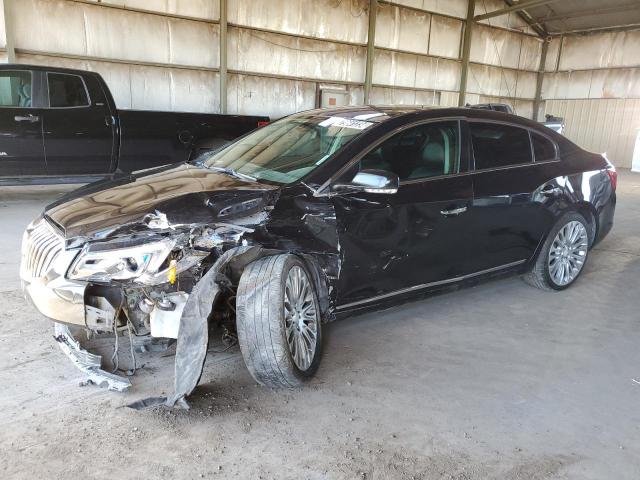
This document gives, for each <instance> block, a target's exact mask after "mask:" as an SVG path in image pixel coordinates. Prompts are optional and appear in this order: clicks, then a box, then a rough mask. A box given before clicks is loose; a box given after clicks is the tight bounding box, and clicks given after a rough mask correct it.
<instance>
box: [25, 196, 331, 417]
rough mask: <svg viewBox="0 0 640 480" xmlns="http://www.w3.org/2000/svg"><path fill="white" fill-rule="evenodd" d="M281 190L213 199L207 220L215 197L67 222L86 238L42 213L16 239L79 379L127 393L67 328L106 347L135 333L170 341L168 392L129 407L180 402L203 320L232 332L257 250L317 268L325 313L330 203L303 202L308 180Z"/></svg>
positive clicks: (196, 360) (192, 371)
mask: <svg viewBox="0 0 640 480" xmlns="http://www.w3.org/2000/svg"><path fill="white" fill-rule="evenodd" d="M278 193H279V192H277V191H276V192H274V191H273V190H270V191H269V192H267V193H266V194H265V193H264V192H262V194H261V196H260V197H259V198H257V199H256V198H252V199H249V200H247V199H246V196H240V199H239V201H237V202H236V203H232V202H215V207H216V208H215V211H214V214H213V215H208V216H207V214H206V213H208V212H211V211H212V210H214V208H213V207H214V202H213V201H212V200H211V199H210V197H205V198H202V197H201V199H200V201H199V202H198V203H199V206H200V207H201V210H198V211H194V210H191V211H185V212H181V211H180V212H178V213H176V209H175V208H174V209H172V210H170V211H169V212H168V213H169V216H167V214H166V213H163V212H161V211H159V210H155V211H154V212H153V213H146V214H144V215H141V216H140V217H139V220H136V221H129V222H127V223H118V222H113V225H112V226H110V227H106V228H103V229H102V230H97V229H96V230H94V231H92V232H90V234H89V233H87V232H84V231H81V230H80V229H76V231H77V232H79V233H83V234H82V235H80V234H77V235H75V236H67V235H68V233H69V231H72V229H71V228H65V230H64V232H65V233H64V234H63V233H62V229H61V228H58V224H59V223H63V222H62V221H60V220H61V218H62V216H61V215H59V214H58V215H57V216H56V215H55V214H56V212H55V211H53V218H51V217H49V215H48V214H49V212H51V211H48V212H47V213H46V214H45V216H44V217H42V218H40V219H39V220H37V221H36V222H34V223H33V224H32V225H30V226H29V227H28V228H27V231H26V232H25V236H24V239H23V253H22V264H21V278H22V280H23V286H24V290H25V293H26V295H27V297H28V298H29V299H31V301H32V302H33V303H34V304H35V306H36V307H37V309H38V310H39V311H40V312H41V313H43V314H44V315H45V316H47V317H49V318H50V319H52V320H53V321H54V322H56V326H55V339H56V340H57V342H58V343H59V345H60V347H61V348H62V350H63V351H64V352H65V353H66V354H67V355H68V356H69V357H70V358H71V360H72V361H73V363H74V364H75V365H76V366H77V367H79V368H80V369H81V370H82V371H83V372H84V373H85V374H86V375H87V378H88V381H89V382H90V383H94V384H98V385H103V386H106V387H107V388H109V389H111V390H116V391H123V390H125V389H127V388H128V387H129V386H130V385H131V384H130V382H129V379H128V378H126V377H122V376H119V375H114V373H113V372H108V371H106V370H103V369H102V368H101V358H100V356H98V355H94V354H92V353H89V352H87V351H85V350H83V349H82V348H81V346H80V344H79V342H78V341H77V340H76V339H75V338H74V337H73V335H72V333H71V332H72V329H70V328H69V326H72V327H73V326H76V327H82V328H83V329H85V330H88V331H89V332H90V334H97V335H105V334H106V335H112V336H113V337H114V343H115V346H114V352H117V339H118V338H119V337H120V336H123V335H129V337H130V340H131V342H132V345H133V344H134V343H136V344H138V345H139V344H141V343H143V341H142V340H141V339H146V340H147V341H148V342H153V341H156V340H157V341H176V357H175V391H174V392H173V394H172V395H170V396H169V397H168V398H163V397H162V398H161V397H155V398H149V399H147V400H142V401H140V402H136V404H133V405H131V406H132V407H134V408H146V407H149V406H154V405H159V404H166V405H167V406H179V407H183V408H187V407H188V405H187V403H186V401H185V397H187V396H188V395H189V394H190V393H191V392H192V391H193V390H194V388H195V387H196V386H197V384H198V381H199V379H200V376H201V374H202V371H203V366H204V362H205V358H206V355H207V346H208V340H209V323H210V321H214V322H215V323H216V324H217V325H220V326H222V327H223V330H224V331H225V332H231V335H232V336H233V335H234V334H235V295H236V288H237V285H238V282H239V278H240V276H241V274H242V271H243V269H244V267H245V266H246V265H248V264H249V263H251V262H253V261H255V260H257V259H258V258H260V257H262V256H266V255H271V254H277V253H282V252H291V253H296V254H298V255H299V257H300V258H302V259H303V260H304V261H305V262H308V263H309V265H311V264H314V265H317V268H310V271H311V272H312V275H313V277H314V282H315V283H316V284H317V287H318V292H319V294H320V295H319V297H320V298H319V301H320V306H321V310H322V312H323V314H324V313H327V312H329V310H330V309H331V300H330V298H332V297H333V295H332V287H331V283H332V282H331V281H330V280H329V279H335V278H336V276H337V273H338V271H339V260H338V248H337V236H336V228H335V215H334V213H333V207H332V206H331V205H330V204H328V203H327V202H326V200H324V199H320V200H312V199H313V196H312V193H313V192H312V191H311V190H310V189H308V188H307V187H298V189H297V190H296V191H295V192H291V194H290V195H287V196H286V198H282V197H281V196H280V195H279V194H278ZM183 201H184V199H183ZM278 201H280V207H279V208H276V207H275V204H276V203H278ZM185 203H188V202H185ZM221 204H222V205H221ZM64 207H65V204H63V208H64ZM202 208H204V209H206V210H205V213H202ZM186 219H190V220H197V221H196V222H195V223H186V222H185V220H186ZM58 222H59V223H58ZM167 339H170V340H167ZM165 344H166V343H165ZM132 348H133V347H132ZM132 356H133V352H132ZM112 360H114V357H112ZM134 368H135V362H134ZM115 369H117V356H115V366H114V371H115Z"/></svg>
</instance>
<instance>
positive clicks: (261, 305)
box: [236, 255, 322, 388]
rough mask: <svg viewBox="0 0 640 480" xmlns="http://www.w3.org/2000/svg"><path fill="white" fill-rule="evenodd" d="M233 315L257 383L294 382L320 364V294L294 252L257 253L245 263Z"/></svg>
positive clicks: (290, 384)
mask: <svg viewBox="0 0 640 480" xmlns="http://www.w3.org/2000/svg"><path fill="white" fill-rule="evenodd" d="M236 317H237V320H236V321H237V328H238V342H239V344H240V350H241V352H242V356H243V358H244V361H245V364H246V365H247V368H248V369H249V372H250V373H251V375H252V376H253V378H254V379H255V380H256V381H257V382H258V383H260V384H261V385H264V386H268V387H288V388H291V387H298V386H301V385H302V384H303V383H304V382H306V381H307V380H308V379H309V378H311V377H312V376H313V374H314V373H315V372H316V370H317V369H318V366H319V364H320V355H321V351H322V328H321V322H320V312H319V310H318V298H317V295H316V291H315V288H314V285H313V282H312V281H311V276H310V275H309V272H307V269H306V267H305V265H304V264H303V263H302V261H301V260H300V259H299V258H298V257H296V256H295V255H274V256H270V257H265V258H261V259H259V260H256V261H255V262H253V263H251V264H249V265H248V266H247V267H246V268H245V270H244V272H243V273H242V276H241V278H240V282H239V284H238V293H237V297H236Z"/></svg>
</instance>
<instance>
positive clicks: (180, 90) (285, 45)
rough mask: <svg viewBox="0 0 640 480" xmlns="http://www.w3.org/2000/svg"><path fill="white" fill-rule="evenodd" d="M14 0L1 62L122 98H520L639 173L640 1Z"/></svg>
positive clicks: (297, 106)
mask: <svg viewBox="0 0 640 480" xmlns="http://www.w3.org/2000/svg"><path fill="white" fill-rule="evenodd" d="M0 2H2V7H3V8H2V9H0V61H2V62H7V61H8V62H14V61H15V62H20V63H33V64H51V65H58V66H68V67H72V68H83V69H89V70H95V71H98V72H100V73H101V74H102V75H103V76H104V77H105V79H106V81H107V83H108V84H109V86H110V88H111V89H112V91H113V93H114V96H115V99H116V103H117V104H118V106H119V107H121V108H133V109H156V110H182V111H202V112H228V113H244V114H267V115H270V116H271V117H273V118H276V117H280V116H283V115H286V114H288V113H291V112H295V111H299V110H304V109H308V108H313V107H315V106H317V105H319V104H320V100H321V98H320V93H321V92H322V91H326V90H329V91H332V92H338V93H340V94H341V95H342V97H343V98H344V99H345V101H346V102H348V103H351V104H359V103H365V102H366V103H374V104H429V105H443V106H448V105H458V104H461V105H463V104H465V103H484V102H505V103H510V104H511V105H512V106H513V107H514V108H515V110H516V112H517V113H518V114H519V115H523V116H526V117H534V118H537V119H539V120H542V119H543V118H544V115H545V114H553V115H558V116H562V117H564V118H565V121H566V134H567V136H568V137H569V138H571V139H573V140H575V141H577V142H578V143H579V144H581V145H582V146H583V147H585V148H588V149H592V150H595V151H606V152H607V153H608V155H609V157H610V158H611V159H612V160H613V161H614V163H616V164H617V165H618V166H620V167H627V168H628V167H631V162H632V156H633V149H634V144H635V140H636V136H637V132H638V129H640V7H639V6H638V4H637V2H634V1H631V0H611V1H608V2H606V4H605V3H604V2H602V1H598V0H563V1H558V0H555V1H554V0H521V1H520V2H515V1H513V0H507V1H506V2H505V1H503V0H469V1H467V0H446V1H445V0H395V1H387V0H268V1H263V2H255V1H251V0H145V1H143V0H102V1H97V0H20V1H17V0H0ZM461 92H463V95H461Z"/></svg>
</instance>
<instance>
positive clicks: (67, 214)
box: [45, 164, 278, 239]
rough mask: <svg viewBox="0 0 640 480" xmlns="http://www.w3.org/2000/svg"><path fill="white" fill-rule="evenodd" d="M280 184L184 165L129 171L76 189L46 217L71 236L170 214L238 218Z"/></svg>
mask: <svg viewBox="0 0 640 480" xmlns="http://www.w3.org/2000/svg"><path fill="white" fill-rule="evenodd" d="M277 191H278V187H277V186H274V185H269V184H264V183H258V182H250V181H245V180H242V179H239V178H235V177H232V176H230V175H227V174H223V173H219V172H215V171H211V170H207V169H205V168H202V167H198V166H194V165H190V164H180V165H177V166H176V165H173V166H170V167H165V168H160V169H154V170H152V171H149V172H145V173H143V174H139V175H123V176H121V177H117V178H115V179H113V180H108V181H103V182H99V183H96V184H91V185H88V186H86V187H82V188H80V189H78V190H75V191H73V192H70V193H69V194H67V195H66V196H64V197H62V198H61V199H60V200H58V201H57V202H55V203H53V204H51V205H49V206H48V207H47V208H46V210H45V216H46V217H48V218H49V219H50V220H51V221H53V222H54V223H55V224H56V225H57V226H58V227H60V228H61V229H62V230H63V231H64V233H65V236H66V237H67V238H68V239H70V238H75V237H87V238H91V237H92V236H93V235H94V234H96V233H98V232H100V233H101V235H100V236H101V237H102V236H104V232H105V231H109V230H113V229H118V228H119V227H121V226H124V225H131V224H136V223H141V224H142V223H144V221H145V218H148V217H147V216H148V215H150V214H151V215H152V216H153V215H156V216H157V215H159V216H164V215H166V220H167V221H168V223H169V225H184V224H211V223H215V222H223V223H234V220H235V219H238V218H245V217H247V216H251V215H255V214H257V213H259V212H264V211H265V208H266V207H267V206H268V205H272V204H273V201H274V199H275V195H274V194H275V193H276V192H277Z"/></svg>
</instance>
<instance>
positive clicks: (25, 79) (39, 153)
mask: <svg viewBox="0 0 640 480" xmlns="http://www.w3.org/2000/svg"><path fill="white" fill-rule="evenodd" d="M39 78H40V76H39V75H38V74H37V73H36V75H35V79H39ZM36 83H37V82H34V72H31V71H29V70H0V177H15V176H23V175H44V174H45V173H46V171H45V160H44V145H43V142H42V111H41V110H40V109H37V108H34V102H33V100H32V99H33V97H34V95H33V93H34V92H36V91H37V85H36Z"/></svg>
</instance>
